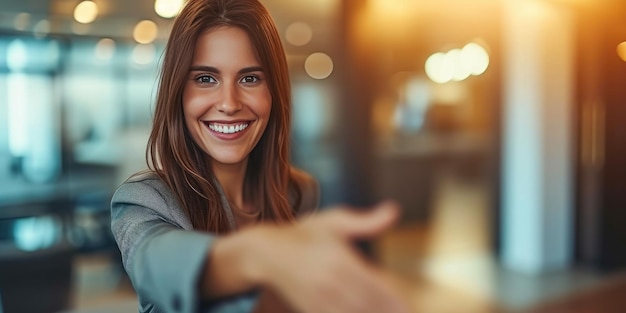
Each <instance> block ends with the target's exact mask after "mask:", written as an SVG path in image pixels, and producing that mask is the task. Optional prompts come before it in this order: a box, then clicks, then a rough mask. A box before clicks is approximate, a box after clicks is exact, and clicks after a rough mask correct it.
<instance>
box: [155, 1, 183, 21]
mask: <svg viewBox="0 0 626 313" xmlns="http://www.w3.org/2000/svg"><path fill="white" fill-rule="evenodd" d="M184 4H185V2H184V1H183V0H156V1H154V12H156V14H158V15H159V16H160V17H164V18H172V17H175V16H177V15H178V13H180V10H181V9H182V8H183V6H184Z"/></svg>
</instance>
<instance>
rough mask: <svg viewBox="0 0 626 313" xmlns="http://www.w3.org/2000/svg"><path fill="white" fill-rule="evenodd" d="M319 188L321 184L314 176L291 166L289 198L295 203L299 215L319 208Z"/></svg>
mask: <svg viewBox="0 0 626 313" xmlns="http://www.w3.org/2000/svg"><path fill="white" fill-rule="evenodd" d="M319 189H320V188H319V184H318V182H317V180H315V178H313V176H311V175H310V174H309V173H307V172H305V171H303V170H300V169H297V168H295V167H292V168H291V170H290V188H289V199H290V201H291V203H292V205H294V207H295V210H296V214H297V215H304V214H308V213H311V212H313V211H315V210H317V208H318V207H319V201H320V190H319ZM298 200H299V201H298Z"/></svg>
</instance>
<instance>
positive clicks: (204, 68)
mask: <svg viewBox="0 0 626 313" xmlns="http://www.w3.org/2000/svg"><path fill="white" fill-rule="evenodd" d="M189 71H190V72H209V73H215V74H220V73H221V71H220V70H219V69H218V68H217V67H214V66H207V65H194V66H192V67H191V68H189ZM252 72H263V68H262V67H260V66H249V67H244V68H242V69H240V70H239V71H237V74H238V75H241V74H247V73H252Z"/></svg>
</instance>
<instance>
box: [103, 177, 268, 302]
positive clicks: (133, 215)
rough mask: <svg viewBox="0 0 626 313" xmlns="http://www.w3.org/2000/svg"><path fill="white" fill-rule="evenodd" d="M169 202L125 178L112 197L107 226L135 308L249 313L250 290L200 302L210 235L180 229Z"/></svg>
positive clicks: (150, 187)
mask: <svg viewBox="0 0 626 313" xmlns="http://www.w3.org/2000/svg"><path fill="white" fill-rule="evenodd" d="M170 202H171V201H170ZM169 206H171V203H168V201H167V200H166V197H164V196H163V195H162V191H161V192H160V191H159V190H158V188H155V187H154V186H153V185H151V184H148V183H145V182H143V181H138V182H126V183H124V184H123V185H121V186H120V187H119V188H118V190H117V191H116V192H115V194H114V195H113V199H112V201H111V230H112V232H113V235H114V237H115V240H116V242H117V244H118V246H119V249H120V251H121V254H122V263H123V265H124V268H125V270H126V272H127V273H128V276H129V278H130V280H131V282H132V284H133V287H134V289H135V291H136V293H137V295H138V298H139V305H140V307H139V311H140V312H181V313H192V312H193V313H195V312H200V311H202V312H207V313H209V312H211V313H213V312H215V313H217V312H229V313H232V312H251V311H252V308H253V306H254V304H255V301H256V297H255V296H254V295H251V294H247V295H241V296H233V297H231V298H230V299H227V300H225V301H218V302H214V303H212V304H210V305H208V306H207V305H203V306H202V307H201V305H200V304H201V299H200V294H199V278H200V277H201V274H202V269H203V266H204V264H205V263H206V258H207V256H208V255H209V254H210V252H211V248H212V246H213V242H214V240H215V235H211V234H208V233H200V232H196V231H191V230H185V229H183V228H182V227H181V226H180V225H179V223H177V221H176V220H175V219H173V218H172V212H171V211H172V210H173V209H172V208H171V207H169ZM179 213H180V212H179Z"/></svg>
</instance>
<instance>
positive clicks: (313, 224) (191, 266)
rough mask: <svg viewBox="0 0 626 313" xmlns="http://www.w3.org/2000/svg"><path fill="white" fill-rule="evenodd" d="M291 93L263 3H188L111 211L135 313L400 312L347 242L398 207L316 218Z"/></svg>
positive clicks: (379, 277) (380, 276)
mask: <svg viewBox="0 0 626 313" xmlns="http://www.w3.org/2000/svg"><path fill="white" fill-rule="evenodd" d="M290 92H291V89H290V85H289V76H288V69H287V62H286V59H285V54H284V52H283V48H282V45H281V41H280V38H279V36H278V32H277V31H276V28H275V25H274V23H273V21H272V19H271V18H270V16H269V13H268V12H267V11H266V10H265V8H264V7H263V6H262V5H261V4H260V2H259V1H257V0H190V1H189V2H188V3H187V5H186V6H185V7H184V8H183V10H182V11H181V13H180V15H179V16H178V17H177V18H176V20H175V22H174V26H173V28H172V32H171V34H170V38H169V41H168V43H167V46H166V50H165V55H164V59H163V66H162V71H161V82H160V85H159V90H158V96H157V103H156V112H155V115H154V121H153V129H152V132H151V135H150V139H149V142H148V152H147V155H148V166H149V168H150V169H149V170H146V171H144V172H141V173H138V174H136V175H133V176H132V177H131V178H130V179H128V180H127V181H126V182H125V183H124V184H122V185H121V186H120V187H119V188H118V190H117V191H116V193H115V195H114V196H113V200H112V204H111V216H112V221H111V223H112V225H111V227H112V230H113V234H114V236H115V239H116V241H117V244H118V246H119V248H120V250H121V252H122V259H123V263H124V267H125V269H126V271H127V272H128V274H129V277H130V279H131V281H132V282H133V286H134V288H135V290H136V291H137V294H138V296H139V301H140V308H139V311H140V312H198V311H202V312H251V311H253V310H255V311H256V312H282V311H287V310H289V311H291V310H295V311H298V312H311V313H313V312H329V311H336V312H366V313H367V312H372V313H374V312H405V311H406V308H405V305H404V303H403V302H402V300H401V299H400V298H399V297H398V296H397V295H396V294H395V293H394V291H393V288H392V286H391V284H390V282H389V281H388V279H387V277H386V275H385V274H384V273H382V272H381V271H380V270H379V269H377V268H375V267H373V266H372V265H371V264H368V263H367V262H366V260H364V259H362V258H361V257H360V255H358V254H357V253H356V252H355V249H354V247H353V241H355V240H358V239H361V238H366V237H371V236H374V235H376V234H378V233H380V232H382V231H383V230H385V229H386V228H388V227H389V226H390V225H391V224H392V223H393V222H394V220H395V219H396V217H397V214H398V211H397V208H396V207H395V206H394V205H393V204H383V205H380V207H378V208H377V209H376V210H373V211H371V212H368V213H356V212H353V211H351V210H349V208H346V207H338V208H336V209H334V210H327V212H324V213H319V214H313V213H312V211H314V210H315V209H316V208H317V206H318V198H319V195H318V193H319V191H318V185H317V183H316V182H315V180H314V179H313V178H312V177H311V176H310V175H308V174H306V173H304V172H302V171H300V170H298V169H296V168H294V167H292V166H291V164H290V160H289V141H290V139H289V132H290V126H291V125H290V116H291V113H290V111H291V102H290V99H291V94H290ZM274 295H277V297H275V296H274Z"/></svg>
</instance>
